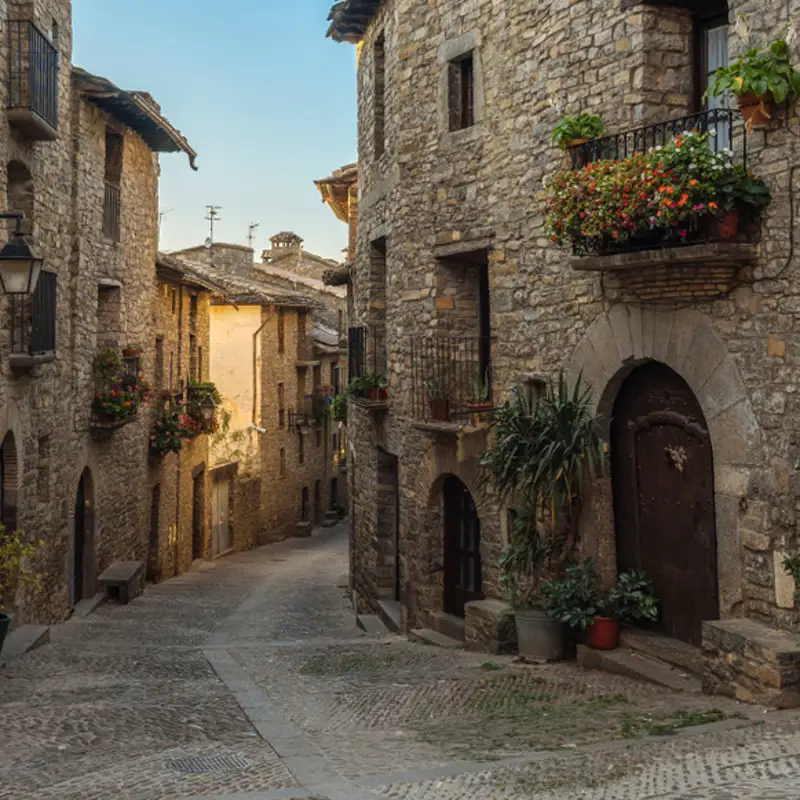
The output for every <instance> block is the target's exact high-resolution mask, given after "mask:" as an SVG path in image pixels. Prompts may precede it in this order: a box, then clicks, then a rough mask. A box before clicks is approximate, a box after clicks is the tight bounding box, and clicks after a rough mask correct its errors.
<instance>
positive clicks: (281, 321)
mask: <svg viewBox="0 0 800 800" xmlns="http://www.w3.org/2000/svg"><path fill="white" fill-rule="evenodd" d="M285 351H286V320H285V315H284V312H283V309H282V308H279V309H278V353H279V354H281V355H283V353H284V352H285Z"/></svg>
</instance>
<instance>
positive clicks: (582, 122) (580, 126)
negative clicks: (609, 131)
mask: <svg viewBox="0 0 800 800" xmlns="http://www.w3.org/2000/svg"><path fill="white" fill-rule="evenodd" d="M604 132H605V125H603V121H602V120H601V119H600V117H598V116H597V115H596V114H578V115H577V116H571V117H562V118H561V119H560V120H559V121H558V122H557V123H556V127H555V128H554V129H553V144H556V145H558V146H559V147H560V148H561V149H562V150H566V149H567V143H568V142H571V141H574V140H576V139H597V138H598V137H600V136H602V135H603V133H604Z"/></svg>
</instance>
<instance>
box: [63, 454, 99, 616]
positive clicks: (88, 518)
mask: <svg viewBox="0 0 800 800" xmlns="http://www.w3.org/2000/svg"><path fill="white" fill-rule="evenodd" d="M94 494H95V493H94V479H93V477H92V472H91V470H90V469H89V468H88V467H87V468H86V469H84V471H83V472H82V473H81V476H80V478H79V480H78V485H77V487H76V489H75V503H74V506H73V514H72V517H71V519H70V538H71V540H72V558H71V569H70V581H69V585H70V605H72V606H73V607H74V606H76V605H77V604H78V603H80V601H81V600H86V599H87V598H90V597H92V596H94V593H95V588H96V587H95V585H96V582H97V565H96V558H95V519H94V507H95V500H94Z"/></svg>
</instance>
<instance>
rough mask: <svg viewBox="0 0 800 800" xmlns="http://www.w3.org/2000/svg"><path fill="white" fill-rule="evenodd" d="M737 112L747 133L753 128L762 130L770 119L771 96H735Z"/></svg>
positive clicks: (768, 93) (769, 94)
mask: <svg viewBox="0 0 800 800" xmlns="http://www.w3.org/2000/svg"><path fill="white" fill-rule="evenodd" d="M736 102H737V103H738V105H739V111H741V112H742V116H743V117H744V124H745V127H746V128H747V130H748V131H750V130H752V129H753V128H763V127H764V126H765V125H768V124H769V121H770V120H771V119H772V94H771V93H770V92H767V93H766V94H762V95H756V94H740V95H737V96H736Z"/></svg>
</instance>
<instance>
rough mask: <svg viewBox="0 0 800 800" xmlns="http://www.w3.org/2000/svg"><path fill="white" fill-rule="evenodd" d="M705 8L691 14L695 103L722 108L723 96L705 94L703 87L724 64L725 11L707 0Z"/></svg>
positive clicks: (708, 84)
mask: <svg viewBox="0 0 800 800" xmlns="http://www.w3.org/2000/svg"><path fill="white" fill-rule="evenodd" d="M710 5H711V6H712V8H711V9H709V11H707V12H705V13H703V14H702V15H701V14H698V15H696V16H695V18H694V20H693V22H694V43H695V46H694V73H695V74H694V82H695V106H696V108H697V110H698V111H702V110H706V109H714V108H725V107H726V106H727V98H726V97H724V96H722V97H709V98H708V99H706V98H705V92H706V89H708V87H709V86H710V85H711V83H712V82H713V80H714V74H715V73H716V71H717V70H718V69H719V68H720V67H727V66H728V12H727V8H725V9H723V8H719V7H718V6H719V4H718V3H711V4H710Z"/></svg>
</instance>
